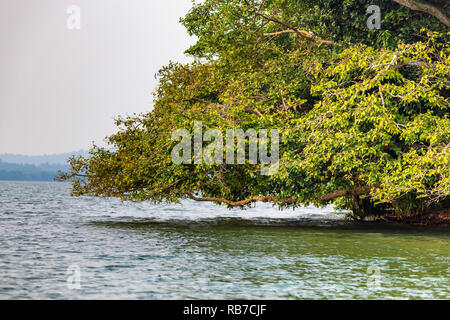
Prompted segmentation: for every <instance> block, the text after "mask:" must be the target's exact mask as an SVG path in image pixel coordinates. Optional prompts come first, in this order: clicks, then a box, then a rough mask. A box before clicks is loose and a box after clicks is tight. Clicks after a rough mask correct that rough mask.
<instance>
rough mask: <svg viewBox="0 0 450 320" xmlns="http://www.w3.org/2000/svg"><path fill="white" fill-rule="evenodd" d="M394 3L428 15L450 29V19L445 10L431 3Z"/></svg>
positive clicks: (404, 0)
mask: <svg viewBox="0 0 450 320" xmlns="http://www.w3.org/2000/svg"><path fill="white" fill-rule="evenodd" d="M394 2H397V3H398V4H400V5H402V6H404V7H407V8H409V9H411V10H414V11H421V12H425V13H428V14H430V15H432V16H433V17H435V18H436V19H438V20H439V21H440V22H442V23H443V24H445V25H446V26H447V27H450V19H449V17H447V15H446V14H445V12H444V10H443V9H441V8H439V7H437V6H435V5H433V4H431V3H429V2H426V1H422V0H394Z"/></svg>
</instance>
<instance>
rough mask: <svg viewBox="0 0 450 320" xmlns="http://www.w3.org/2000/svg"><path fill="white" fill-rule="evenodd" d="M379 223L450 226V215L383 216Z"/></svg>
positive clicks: (441, 213)
mask: <svg viewBox="0 0 450 320" xmlns="http://www.w3.org/2000/svg"><path fill="white" fill-rule="evenodd" d="M377 222H380V223H384V224H410V225H419V226H439V227H449V226H450V213H449V212H444V211H442V212H437V213H432V214H427V215H402V216H396V215H391V216H383V217H380V218H378V220H377Z"/></svg>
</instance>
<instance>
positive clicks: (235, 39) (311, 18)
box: [60, 0, 450, 218]
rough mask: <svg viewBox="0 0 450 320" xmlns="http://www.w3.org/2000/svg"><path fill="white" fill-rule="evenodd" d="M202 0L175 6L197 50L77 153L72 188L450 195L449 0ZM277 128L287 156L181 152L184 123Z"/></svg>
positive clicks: (369, 208) (128, 196)
mask: <svg viewBox="0 0 450 320" xmlns="http://www.w3.org/2000/svg"><path fill="white" fill-rule="evenodd" d="M374 4H376V5H378V6H379V7H380V9H381V28H380V29H373V30H370V29H369V28H368V27H367V25H366V21H367V18H368V14H367V13H366V9H367V6H368V4H367V1H362V0H301V1H300V0H298V1H291V0H265V1H264V0H263V1H256V0H253V1H252V0H205V1H202V2H200V3H197V4H194V5H193V7H192V9H191V10H190V12H189V13H188V14H187V15H186V16H185V17H184V18H182V19H181V23H182V24H183V25H184V26H185V27H186V29H187V31H188V32H189V34H190V35H193V36H195V37H196V38H197V41H196V43H195V44H194V45H193V46H192V47H190V48H189V49H188V50H187V51H186V54H188V55H191V56H192V57H193V58H194V62H192V63H190V64H179V63H174V62H170V63H169V64H168V65H167V66H166V67H164V68H162V69H161V70H160V72H159V74H158V79H159V86H158V88H157V90H156V92H155V100H154V107H153V110H151V111H150V112H149V113H146V114H135V115H132V116H126V117H120V118H118V119H117V120H116V124H117V126H118V128H119V129H118V132H117V133H116V134H113V135H112V136H110V137H108V138H107V141H108V143H109V147H106V148H100V147H97V146H93V148H92V149H91V151H90V156H89V157H72V158H71V159H70V165H71V170H70V171H69V172H66V173H63V174H61V176H60V179H70V180H71V182H72V193H73V195H75V196H79V195H83V194H89V195H94V196H107V197H119V198H121V199H123V200H132V201H147V200H148V201H153V202H178V201H179V200H180V199H185V198H191V199H194V200H198V201H213V202H216V203H218V204H220V203H221V204H225V205H228V206H230V207H233V206H241V207H245V206H249V205H251V204H252V203H253V202H255V201H264V202H272V203H274V204H277V205H279V206H280V207H296V206H300V205H307V204H314V205H317V206H321V205H325V204H328V203H334V204H335V205H336V206H337V207H339V208H345V209H349V210H351V211H352V215H353V216H354V217H358V218H361V217H365V216H368V215H384V214H391V213H397V214H405V213H424V212H429V211H430V210H432V209H435V208H438V209H439V208H440V209H442V208H444V209H448V205H449V197H450V148H449V146H450V118H449V83H450V58H449V45H448V37H449V35H450V33H449V31H448V27H449V25H448V6H446V5H443V4H442V3H440V2H439V1H427V2H425V1H418V0H378V1H377V2H376V3H374ZM194 121H201V122H202V124H203V126H204V127H205V128H215V129H219V130H221V131H225V130H226V129H228V128H242V129H243V130H247V129H250V128H253V129H258V128H269V129H271V128H275V129H278V131H279V132H280V146H279V154H280V160H279V170H278V172H276V174H273V175H262V174H261V173H260V170H259V169H260V167H261V164H252V163H248V162H247V163H245V164H241V165H238V164H208V163H202V164H192V163H191V164H175V163H174V162H173V161H172V159H171V151H172V149H173V147H174V146H175V145H176V143H177V142H176V141H173V140H172V139H171V135H172V132H173V131H174V130H175V129H177V128H186V129H188V130H190V131H191V132H193V127H194Z"/></svg>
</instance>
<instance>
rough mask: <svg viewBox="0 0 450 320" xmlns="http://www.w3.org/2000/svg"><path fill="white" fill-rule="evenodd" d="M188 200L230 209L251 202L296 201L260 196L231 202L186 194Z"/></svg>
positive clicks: (282, 202) (293, 201) (287, 202)
mask: <svg viewBox="0 0 450 320" xmlns="http://www.w3.org/2000/svg"><path fill="white" fill-rule="evenodd" d="M188 197H189V199H192V200H195V201H207V202H215V203H220V204H221V203H225V204H227V205H229V206H230V207H242V206H245V205H247V204H249V203H252V202H257V201H260V202H274V203H279V204H294V203H295V202H296V201H295V200H294V199H292V198H287V199H283V200H278V201H277V199H276V198H275V197H270V196H267V197H261V196H254V197H251V198H248V199H245V200H240V201H231V200H227V199H222V198H210V197H196V196H194V195H193V194H192V193H188Z"/></svg>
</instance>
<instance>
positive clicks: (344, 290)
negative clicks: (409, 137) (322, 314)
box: [0, 182, 450, 299]
mask: <svg viewBox="0 0 450 320" xmlns="http://www.w3.org/2000/svg"><path fill="white" fill-rule="evenodd" d="M68 193H69V185H68V184H65V183H36V182H32V183H29V182H0V298H1V299H29V298H32V299H38V298H39V299H185V298H190V299H449V298H450V289H449V287H450V280H449V260H450V258H449V253H450V232H449V230H448V229H442V228H423V227H393V226H389V227H387V226H384V227H382V226H376V225H373V224H356V223H351V222H346V221H345V220H344V219H343V216H342V215H339V214H336V213H334V212H333V209H332V208H325V209H316V208H303V209H297V210H296V211H292V210H290V211H283V212H280V211H278V210H277V209H276V208H272V207H271V206H270V205H266V204H264V205H263V204H260V205H257V206H256V207H255V208H252V209H250V210H247V211H242V210H239V209H236V210H232V211H229V210H227V209H225V208H220V207H218V206H215V205H213V204H209V203H197V202H192V201H186V202H183V203H182V204H180V205H167V206H162V205H161V206H152V205H150V204H147V203H141V204H130V203H121V202H120V201H118V200H115V199H98V198H91V197H82V198H71V197H69V195H68ZM68 269H69V271H68ZM78 270H79V276H80V277H79V279H80V288H79V289H76V287H74V286H73V285H74V284H76V283H77V282H76V279H77V277H76V275H77V271H78ZM68 279H69V282H68ZM377 284H378V286H377Z"/></svg>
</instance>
